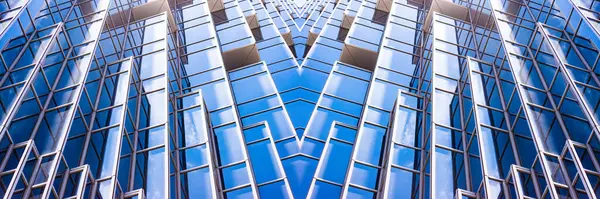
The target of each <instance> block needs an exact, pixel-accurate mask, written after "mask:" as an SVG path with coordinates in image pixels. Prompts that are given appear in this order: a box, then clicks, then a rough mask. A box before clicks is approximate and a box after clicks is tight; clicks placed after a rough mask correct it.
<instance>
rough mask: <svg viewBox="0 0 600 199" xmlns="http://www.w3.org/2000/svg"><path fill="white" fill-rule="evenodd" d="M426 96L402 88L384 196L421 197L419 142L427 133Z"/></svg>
mask: <svg viewBox="0 0 600 199" xmlns="http://www.w3.org/2000/svg"><path fill="white" fill-rule="evenodd" d="M422 106H423V99H422V98H421V97H419V96H415V95H414V94H410V93H406V92H402V91H400V92H399V93H398V98H397V100H396V105H395V108H394V110H393V113H392V124H391V128H390V130H391V131H390V134H391V135H390V136H391V139H390V144H389V146H388V149H387V150H388V151H389V152H388V156H387V157H385V158H387V161H386V164H385V165H384V169H385V172H383V173H385V177H384V181H383V182H385V184H384V185H383V190H381V191H382V192H383V193H382V194H381V195H382V196H383V197H384V198H419V197H420V195H421V193H422V192H423V191H425V190H423V189H422V187H423V186H422V185H420V184H421V175H423V174H422V173H421V161H420V160H421V155H422V154H424V153H426V152H425V151H424V150H423V149H422V148H421V147H420V146H421V145H422V140H423V137H424V135H423V134H424V129H423V125H422V124H423V122H424V115H423V110H422Z"/></svg>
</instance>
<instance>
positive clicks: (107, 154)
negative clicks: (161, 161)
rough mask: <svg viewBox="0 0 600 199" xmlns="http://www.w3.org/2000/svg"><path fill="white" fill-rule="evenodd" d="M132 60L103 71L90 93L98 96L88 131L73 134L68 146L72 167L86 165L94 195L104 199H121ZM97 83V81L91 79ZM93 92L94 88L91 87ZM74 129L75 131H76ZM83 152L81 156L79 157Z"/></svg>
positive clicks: (123, 61)
mask: <svg viewBox="0 0 600 199" xmlns="http://www.w3.org/2000/svg"><path fill="white" fill-rule="evenodd" d="M132 65H133V59H132V58H126V59H124V60H120V61H117V62H114V63H109V64H107V65H106V66H104V67H101V68H102V69H103V70H102V76H101V79H100V80H99V81H98V82H97V83H98V84H99V87H98V88H97V90H88V91H89V92H93V94H92V96H96V99H94V100H93V101H94V102H95V105H94V107H93V112H92V113H91V117H90V118H91V119H90V121H91V122H90V124H89V130H88V131H87V132H84V133H83V134H79V132H78V130H77V131H72V132H73V134H71V133H70V134H69V138H68V141H67V144H66V146H65V148H66V151H69V153H68V154H65V155H63V156H64V157H65V160H66V161H67V162H68V163H74V164H71V165H69V166H71V167H73V166H77V165H81V166H84V165H87V166H89V167H90V170H91V174H92V176H93V177H94V178H95V182H96V183H97V190H95V191H94V192H95V193H94V194H96V195H97V197H102V198H114V197H118V196H115V195H114V194H115V193H116V192H117V191H115V189H121V187H117V185H116V184H117V183H116V181H117V179H116V175H117V165H118V163H119V157H120V154H121V149H122V145H123V143H122V142H123V139H122V138H123V134H124V133H126V130H125V121H126V120H125V119H126V114H127V111H126V105H127V98H128V94H129V85H130V83H131V82H130V79H131V78H130V77H131V73H130V71H131V67H132ZM91 80H93V81H96V80H95V79H91ZM90 88H91V86H90ZM73 129H75V128H73ZM79 150H81V153H77V152H78V151H79Z"/></svg>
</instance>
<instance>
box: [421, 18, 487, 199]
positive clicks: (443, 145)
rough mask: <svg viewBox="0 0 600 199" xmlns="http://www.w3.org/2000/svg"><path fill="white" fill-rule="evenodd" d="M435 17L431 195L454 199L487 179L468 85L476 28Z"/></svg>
mask: <svg viewBox="0 0 600 199" xmlns="http://www.w3.org/2000/svg"><path fill="white" fill-rule="evenodd" d="M432 17H433V19H432V22H431V23H432V24H433V27H432V33H433V41H432V42H433V48H432V51H433V55H432V56H433V59H432V60H433V66H432V78H431V79H432V95H431V102H432V108H431V117H432V121H431V122H432V123H431V148H432V149H431V176H432V179H431V181H432V182H431V190H432V194H433V195H432V198H451V197H452V196H454V195H455V190H464V191H470V192H477V190H478V187H479V186H480V185H481V183H482V178H483V177H482V176H481V171H480V170H479V169H480V168H481V165H480V157H479V156H478V154H479V146H478V144H477V137H476V135H475V133H476V132H475V129H474V118H473V117H474V116H473V113H472V112H471V111H470V108H472V105H471V103H472V100H471V94H470V92H469V90H470V84H469V82H467V79H468V72H467V71H468V67H467V56H469V55H471V54H474V53H475V52H474V50H473V48H474V42H473V41H472V40H471V38H472V33H471V24H468V23H466V22H463V21H461V20H458V19H454V18H450V17H447V16H443V15H441V14H438V13H435V12H434V13H433V16H432ZM449 182H451V183H449Z"/></svg>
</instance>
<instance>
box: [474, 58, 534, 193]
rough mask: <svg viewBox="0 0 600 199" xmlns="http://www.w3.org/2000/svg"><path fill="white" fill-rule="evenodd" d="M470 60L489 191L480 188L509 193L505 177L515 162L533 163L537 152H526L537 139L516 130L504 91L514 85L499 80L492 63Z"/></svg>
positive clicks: (475, 113)
mask: <svg viewBox="0 0 600 199" xmlns="http://www.w3.org/2000/svg"><path fill="white" fill-rule="evenodd" d="M467 61H468V69H469V70H468V71H469V77H470V83H471V91H472V93H473V95H472V96H473V111H474V117H475V125H476V130H477V134H478V137H477V138H478V140H477V142H478V145H479V150H480V154H481V155H480V157H481V163H482V170H483V174H484V177H485V179H484V186H483V187H482V188H483V189H485V190H480V191H485V192H484V193H485V194H486V196H487V197H500V196H508V195H509V192H508V190H505V189H504V188H503V185H504V179H507V178H508V177H507V176H509V175H510V174H511V168H512V167H513V165H514V166H518V167H520V168H524V167H527V168H531V167H532V166H533V160H535V158H536V153H532V152H527V151H526V149H527V148H529V147H531V146H532V145H533V139H532V138H531V135H530V132H529V129H528V128H525V129H514V122H513V121H511V120H510V117H511V113H509V112H508V106H507V105H506V102H505V98H507V97H503V96H502V95H501V94H503V93H505V91H504V90H503V89H505V88H511V86H512V85H511V84H512V83H511V82H509V81H508V80H506V79H499V78H498V76H497V73H496V71H497V70H498V68H497V67H494V66H493V65H492V64H488V63H485V62H483V61H480V60H477V59H474V58H470V57H469V58H468V60H467ZM501 72H503V73H505V72H508V71H502V70H501ZM508 97H510V96H508ZM513 100H518V99H513ZM513 103H514V102H513ZM513 117H514V116H513ZM514 131H517V133H515V132H514ZM516 180H520V179H516ZM517 188H518V189H522V188H524V187H517ZM522 196H523V195H519V197H522Z"/></svg>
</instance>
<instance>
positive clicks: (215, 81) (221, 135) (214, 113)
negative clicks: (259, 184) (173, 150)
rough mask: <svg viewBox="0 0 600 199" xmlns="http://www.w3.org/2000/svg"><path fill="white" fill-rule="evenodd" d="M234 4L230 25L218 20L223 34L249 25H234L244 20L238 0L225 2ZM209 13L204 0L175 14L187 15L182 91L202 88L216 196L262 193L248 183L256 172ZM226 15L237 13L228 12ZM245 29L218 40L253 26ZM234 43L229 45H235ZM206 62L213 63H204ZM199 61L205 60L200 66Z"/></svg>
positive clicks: (182, 29)
mask: <svg viewBox="0 0 600 199" xmlns="http://www.w3.org/2000/svg"><path fill="white" fill-rule="evenodd" d="M234 3H235V4H236V6H235V7H231V8H230V9H233V10H232V11H233V12H234V13H237V14H236V15H235V18H234V19H231V20H230V21H229V22H228V23H223V21H219V22H218V25H217V26H218V27H216V29H218V30H219V29H222V31H224V32H222V33H221V34H227V33H229V34H231V32H228V31H233V32H235V30H240V29H242V30H243V29H244V27H245V28H247V26H245V25H241V24H236V22H238V23H239V22H240V20H243V21H244V23H245V19H244V18H243V16H242V15H241V10H240V9H239V7H238V6H237V1H230V2H228V3H226V4H227V5H229V4H234ZM210 12H211V10H209V7H208V5H207V4H206V3H205V2H202V1H201V2H199V3H194V4H192V5H189V6H185V7H182V8H181V9H180V10H177V12H176V14H175V15H176V17H180V18H183V19H186V20H183V21H185V22H180V23H179V25H180V27H182V28H181V30H180V32H179V35H180V39H181V41H182V42H183V43H184V44H185V46H181V48H182V49H183V51H184V52H185V54H183V55H182V62H183V65H182V67H181V71H180V72H179V73H180V74H181V82H182V90H181V91H182V93H183V94H187V93H190V92H197V91H198V90H202V93H203V97H204V101H205V104H206V106H205V107H206V111H207V112H208V113H207V114H208V115H209V116H208V117H207V123H209V125H210V127H209V128H208V132H210V136H209V138H208V139H209V140H210V142H211V143H214V144H213V145H212V146H213V147H212V148H213V150H214V151H215V152H214V153H215V157H217V159H216V160H215V162H216V163H215V164H216V166H215V171H216V175H217V176H218V178H219V179H218V185H217V186H218V187H217V190H219V193H217V197H258V193H257V190H256V188H255V187H254V186H247V184H248V183H249V182H250V181H254V176H253V174H252V171H251V169H250V167H249V165H248V161H247V159H248V158H247V157H248V154H247V153H246V151H245V150H244V149H245V147H244V145H243V144H244V142H243V137H242V132H241V127H240V126H241V124H240V121H239V119H238V117H237V116H238V114H237V110H236V109H235V108H234V107H233V106H234V105H235V104H234V102H233V97H232V95H231V87H230V85H229V79H228V77H227V72H226V70H225V65H224V62H223V57H221V49H220V47H219V43H218V41H217V31H215V28H214V26H213V20H211V18H210V17H207V16H206V15H203V14H202V13H210ZM213 14H214V13H213ZM200 16H202V17H200ZM227 17H234V16H232V15H227ZM214 18H215V17H213V19H214ZM214 23H217V22H214ZM224 24H229V25H224ZM233 24H235V25H238V26H236V27H235V28H234V29H227V28H226V27H227V26H231V25H233ZM247 30H248V31H247V32H246V30H243V31H244V32H245V33H244V34H243V35H235V34H234V35H230V37H229V38H222V39H221V40H220V41H221V42H224V41H225V40H226V39H231V38H233V37H234V36H235V37H237V36H242V37H245V36H249V35H250V30H249V29H247ZM246 33H249V34H246ZM251 40H253V39H251ZM248 41H249V40H248V39H243V40H240V41H239V42H234V43H232V46H238V47H239V45H240V44H246V43H247V42H248ZM221 44H224V43H221ZM232 46H228V47H227V48H232ZM198 49H201V50H198ZM223 51H226V50H223ZM206 60H209V61H208V62H206ZM195 63H206V64H202V65H200V66H198V65H196V64H195Z"/></svg>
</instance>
